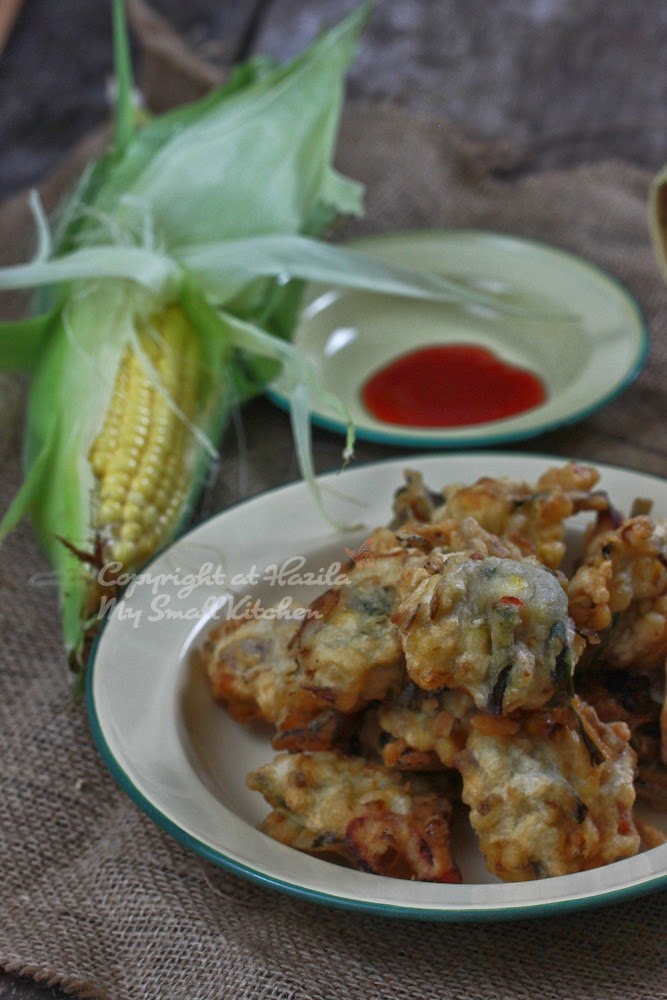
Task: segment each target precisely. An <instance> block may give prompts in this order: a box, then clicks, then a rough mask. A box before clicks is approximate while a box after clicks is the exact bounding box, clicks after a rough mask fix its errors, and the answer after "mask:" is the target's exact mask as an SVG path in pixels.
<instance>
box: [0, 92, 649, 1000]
mask: <svg viewBox="0 0 667 1000" xmlns="http://www.w3.org/2000/svg"><path fill="white" fill-rule="evenodd" d="M339 164H340V166H341V167H342V168H343V169H344V170H346V171H347V172H349V173H350V174H352V175H353V176H355V177H358V178H360V179H361V180H363V181H365V182H366V183H367V185H368V197H367V216H366V219H365V220H364V221H363V222H361V223H354V224H353V225H351V226H350V227H348V229H347V230H346V233H347V235H353V234H358V233H362V232H371V231H373V232H375V231H383V230H387V229H398V228H401V229H411V228H420V227H433V226H479V227H484V228H488V229H493V230H500V231H504V232H509V233H516V234H520V235H525V236H530V237H536V238H539V239H542V240H545V241H548V242H551V243H555V244H557V245H560V246H563V247H567V248H569V249H571V250H575V251H578V252H580V253H583V254H585V255H587V256H588V257H590V258H591V259H593V260H595V261H597V262H599V263H600V264H601V265H603V266H604V267H606V268H608V269H609V271H611V272H612V273H613V274H615V275H617V276H618V277H619V278H620V279H622V280H623V281H624V282H625V283H626V284H627V285H628V286H629V287H630V288H631V289H632V291H633V292H634V293H635V294H636V296H637V297H638V299H639V300H640V302H641V303H642V305H643V307H644V309H645V310H646V313H647V316H648V318H649V321H650V325H651V328H652V331H653V342H652V348H651V353H650V357H649V361H648V364H647V366H646V368H645V370H644V371H643V373H642V374H641V376H640V378H639V380H638V381H637V382H636V383H635V384H634V386H633V387H632V388H630V389H629V390H628V391H627V392H626V393H625V394H624V395H623V396H622V398H621V399H619V400H618V401H617V402H615V403H613V404H612V405H610V406H607V407H606V408H605V409H603V410H602V411H601V412H600V413H598V414H597V415H595V416H593V417H591V418H590V419H588V420H586V421H584V422H583V423H581V424H579V425H577V426H574V427H572V428H567V429H564V430H562V431H560V432H554V433H552V434H550V435H547V436H544V437H542V438H539V439H536V440H534V441H532V442H530V443H528V444H526V445H525V446H524V450H538V451H542V452H558V453H560V454H570V455H574V456H578V457H581V458H586V459H593V460H596V459H597V460H600V461H610V462H616V463H619V464H623V465H628V466H631V467H634V468H639V469H643V470H646V471H650V472H656V473H660V474H667V448H666V446H665V443H664V436H663V433H662V425H663V419H664V415H665V413H666V412H667V356H666V352H665V337H664V335H665V324H666V322H667V290H666V289H665V288H663V285H662V283H661V280H660V278H659V276H658V273H657V268H656V266H655V263H654V261H653V258H652V254H651V250H650V246H649V242H648V236H647V227H646V219H645V204H646V193H647V185H648V180H649V178H648V176H647V175H646V174H645V173H644V172H643V171H641V170H639V169H636V168H634V167H632V166H629V165H627V164H623V163H597V164H593V165H586V166H581V167H579V168H578V169H574V170H569V171H563V172H558V173H548V174H540V175H536V176H530V175H524V176H521V177H520V178H519V179H511V177H510V176H508V174H507V172H508V170H509V171H510V173H511V171H512V169H513V168H514V166H516V164H515V163H514V161H513V159H512V156H509V158H508V156H507V151H502V150H498V149H493V150H489V149H485V148H481V147H476V146H473V145H470V144H468V143H466V142H465V141H464V140H463V139H462V138H461V137H460V136H459V135H457V134H455V133H454V132H452V131H451V130H450V129H448V128H447V127H445V125H444V124H443V123H441V122H429V121H420V120H418V119H417V118H415V117H414V116H412V115H407V114H405V113H402V112H401V111H400V110H397V109H392V108H379V107H374V108H367V107H366V108H364V107H354V108H350V109H348V112H347V114H346V117H345V123H344V127H343V131H342V137H341V144H340V153H339ZM22 213H23V209H22V208H21V206H20V204H19V203H16V202H15V203H14V205H13V206H11V207H10V209H9V210H8V211H7V212H6V213H5V215H4V216H3V218H2V220H1V221H2V225H0V241H2V242H3V244H4V246H3V247H2V248H0V254H2V256H4V257H5V258H6V257H7V256H8V248H9V249H10V251H11V248H13V247H16V245H18V243H19V242H20V241H19V233H18V231H17V228H16V227H17V225H19V223H20V221H21V219H22ZM8 220H9V221H8ZM9 408H10V409H11V406H10V407H9ZM243 424H244V435H245V436H244V437H243V438H241V439H239V438H238V437H235V435H234V434H233V433H230V435H229V438H228V441H227V443H226V445H225V454H226V458H225V461H224V463H223V466H222V469H221V472H220V477H219V481H218V484H217V487H216V489H215V490H214V491H213V493H212V498H213V504H214V506H216V507H220V506H223V505H224V504H226V503H228V502H231V501H232V500H235V499H238V497H239V496H240V495H244V494H249V493H252V492H254V491H255V490H257V489H260V488H262V487H266V486H267V485H270V484H273V483H277V482H280V481H284V480H286V479H289V478H291V477H293V476H294V474H295V465H294V459H293V454H292V448H291V443H290V438H289V433H288V424H287V421H286V419H285V417H284V416H283V415H282V414H279V413H277V412H276V411H275V410H273V408H271V407H270V406H269V405H268V404H267V403H265V402H262V401H259V402H256V403H253V404H251V405H250V406H248V407H247V408H246V409H245V410H244V413H243ZM14 438H15V439H14ZM239 440H240V441H241V444H239ZM316 447H317V456H318V464H319V465H320V467H326V466H331V465H333V464H334V463H335V461H336V460H337V457H338V455H339V448H340V442H339V441H338V440H337V439H335V438H333V437H332V436H330V435H327V434H325V433H318V434H317V435H316ZM390 454H392V452H391V451H390V450H388V449H381V448H379V447H372V446H360V447H359V457H360V458H362V459H366V458H370V457H375V456H386V455H390ZM18 483H19V464H18V433H17V434H16V435H14V437H13V438H12V436H11V435H10V439H7V437H6V438H5V442H4V456H3V462H2V470H1V473H0V496H1V498H0V504H1V505H2V509H5V507H6V505H7V503H8V502H9V499H10V497H11V496H12V494H13V492H14V491H15V489H16V488H17V485H18ZM44 568H45V566H44V563H43V560H42V558H41V556H40V555H39V553H38V551H37V549H36V547H35V544H34V542H33V540H32V538H31V535H30V531H29V529H28V528H27V527H25V526H24V527H22V528H21V529H20V530H19V531H17V532H16V533H15V534H14V535H13V536H12V537H11V538H10V539H9V540H8V541H7V542H6V544H5V545H4V547H3V549H2V559H1V562H0V596H1V600H0V636H1V638H2V652H1V654H0V663H1V668H0V720H1V722H0V726H1V728H0V741H1V746H2V762H1V765H0V826H1V829H2V839H1V840H0V869H1V872H2V877H1V879H0V967H3V968H5V969H6V970H10V971H13V972H17V973H22V974H26V975H29V976H32V977H34V978H35V979H36V980H39V981H43V982H47V983H50V984H57V985H59V986H60V987H61V988H62V989H63V990H65V991H66V992H68V993H72V994H74V995H76V996H80V997H96V998H97V997H99V998H108V1000H139V998H151V1000H152V998H158V997H165V998H170V1000H214V998H230V1000H237V998H238V1000H243V998H258V997H267V998H272V1000H288V998H289V1000H325V998H326V1000H330V998H338V997H349V998H353V1000H369V998H373V997H377V998H380V997H381V998H395V1000H407V998H414V1000H417V998H419V1000H421V998H436V997H443V998H452V1000H453V998H466V1000H491V998H494V1000H503V998H508V1000H509V998H513V1000H524V998H529V997H553V998H555V997H567V998H572V1000H578V998H581V1000H584V998H585V1000H597V998H599V1000H602V998H605V1000H615V998H621V997H623V998H626V997H634V998H637V1000H639V998H649V997H650V998H653V1000H655V998H658V997H665V996H667V975H666V974H665V973H666V971H667V970H666V968H665V962H664V944H665V930H664V929H665V926H666V922H667V896H666V895H665V894H653V895H649V896H645V897H643V898H641V899H637V900H634V901H630V902H627V903H623V904H619V905H615V906H613V907H609V908H606V909H601V910H595V911H591V912H583V913H578V914H573V915H567V916H562V917H552V918H548V919H547V918H544V919H536V920H532V921H521V922H517V923H496V924H479V925H470V924H459V925H437V924H428V923H425V924H422V923H418V922H409V921H391V920H386V919H383V918H380V917H375V916H368V915H364V914H355V913H347V912H341V911H337V910H332V909H326V908H324V907H318V906H317V905H315V904H310V903H306V902H301V901H298V900H295V899H292V898H289V897H287V896H283V895H280V894H278V893H274V892H271V891H268V890H265V889H261V888H257V887H255V886H253V885H251V884H250V883H248V882H245V881H242V880H241V879H239V878H236V877H234V876H231V875H229V874H226V873H225V872H224V871H221V870H220V869H218V868H216V867H215V866H214V865H212V864H210V863H208V862H206V861H204V860H202V859H200V858H199V857H198V856H196V855H194V854H191V853H189V852H187V851H186V850H184V849H183V848H181V847H180V846H178V845H177V844H175V843H173V842H172V841H171V840H170V839H169V837H168V836H167V835H166V834H164V833H163V832H162V831H161V830H160V829H158V828H157V827H155V826H154V825H153V824H152V822H151V821H150V820H148V819H147V818H146V817H145V816H144V815H143V814H142V813H141V812H140V811H139V810H138V809H137V808H136V807H135V806H134V804H133V803H132V802H130V801H129V799H128V798H127V797H126V796H125V795H124V794H123V793H122V792H121V791H120V790H119V789H118V788H117V787H116V785H115V783H114V781H113V780H112V779H111V778H110V776H109V775H108V774H107V772H106V771H105V768H104V765H103V764H102V762H101V760H100V758H99V756H98V754H97V752H96V750H95V748H94V746H93V744H92V740H91V736H90V733H89V729H88V724H87V720H86V717H85V711H84V707H83V705H82V704H76V703H73V701H72V694H71V679H70V677H69V676H68V672H67V668H66V666H65V663H64V660H63V656H62V654H61V646H60V638H59V621H58V614H57V609H56V606H55V599H54V593H53V592H52V591H51V590H49V589H45V588H43V587H39V586H37V585H36V580H35V576H34V574H37V573H39V571H41V570H43V569H44ZM406 888H407V887H406ZM408 891H409V890H408Z"/></svg>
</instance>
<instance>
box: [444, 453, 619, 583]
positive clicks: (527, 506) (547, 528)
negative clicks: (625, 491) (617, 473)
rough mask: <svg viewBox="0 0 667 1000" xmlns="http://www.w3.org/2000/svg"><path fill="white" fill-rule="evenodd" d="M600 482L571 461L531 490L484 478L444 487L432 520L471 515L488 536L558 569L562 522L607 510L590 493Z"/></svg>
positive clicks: (598, 495) (599, 496) (603, 498)
mask: <svg viewBox="0 0 667 1000" xmlns="http://www.w3.org/2000/svg"><path fill="white" fill-rule="evenodd" d="M598 479H599V474H598V473H597V471H596V470H595V469H593V468H591V467H590V466H586V465H577V464H575V463H574V462H570V463H568V464H567V465H565V466H562V467H560V468H553V469H548V470H547V471H546V472H545V473H544V475H543V476H541V477H540V479H539V480H538V481H537V483H536V485H535V486H530V485H528V484H527V483H523V482H517V481H515V480H511V479H491V478H488V477H484V478H482V479H479V480H478V481H477V482H476V483H474V484H473V485H472V486H448V487H446V488H445V489H444V490H443V493H444V495H445V504H444V506H443V507H441V508H440V509H438V510H436V511H435V512H434V514H433V517H432V520H433V521H436V522H437V521H441V520H444V519H453V520H457V521H462V520H464V519H465V518H466V517H474V518H475V520H476V521H478V522H479V524H480V525H481V526H482V527H483V528H484V529H485V530H486V531H488V532H491V534H493V535H496V536H498V537H499V538H501V539H504V540H505V541H507V542H510V543H511V544H512V545H515V546H516V547H517V548H518V549H519V551H520V552H521V553H522V554H523V555H524V556H528V555H533V556H535V558H536V559H538V560H539V562H541V563H543V564H544V565H545V566H548V567H550V568H551V569H557V568H558V567H559V566H560V564H561V562H562V560H563V556H564V554H565V541H564V536H565V525H564V523H563V522H564V521H565V520H566V519H567V518H568V517H571V516H572V515H573V514H576V513H578V512H579V511H583V510H592V511H606V510H607V509H608V508H609V499H608V497H607V495H606V494H605V493H603V492H599V491H598V492H594V491H593V487H594V486H595V485H596V483H597V481H598Z"/></svg>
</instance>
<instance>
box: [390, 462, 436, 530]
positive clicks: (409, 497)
mask: <svg viewBox="0 0 667 1000" xmlns="http://www.w3.org/2000/svg"><path fill="white" fill-rule="evenodd" d="M403 475H404V477H405V486H401V487H400V488H399V489H397V490H396V492H395V493H394V507H393V509H394V518H393V520H392V522H391V527H392V528H394V529H395V528H398V527H400V525H402V524H405V522H406V521H417V522H420V521H430V520H431V518H432V516H433V511H434V510H435V509H436V508H437V507H440V506H441V505H442V502H443V500H444V495H443V494H442V493H436V492H435V491H434V490H430V489H429V488H428V486H426V484H425V483H424V477H423V476H422V474H421V472H417V471H416V469H406V470H405V472H404V473H403Z"/></svg>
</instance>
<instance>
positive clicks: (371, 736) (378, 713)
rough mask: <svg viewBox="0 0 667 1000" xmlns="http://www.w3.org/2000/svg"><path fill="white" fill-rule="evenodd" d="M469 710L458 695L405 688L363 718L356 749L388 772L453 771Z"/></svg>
mask: <svg viewBox="0 0 667 1000" xmlns="http://www.w3.org/2000/svg"><path fill="white" fill-rule="evenodd" d="M475 711H476V710H475V704H474V702H473V701H472V699H471V698H470V697H469V696H468V695H467V694H466V693H465V692H464V691H450V690H442V691H422V690H421V688H418V687H417V685H416V684H412V683H410V684H407V685H406V686H405V687H404V688H403V689H402V690H401V691H400V692H399V693H398V695H396V697H394V698H390V699H385V700H384V701H383V702H382V703H381V704H380V705H378V707H377V708H376V709H375V710H374V712H373V714H372V717H370V718H369V719H367V721H366V724H365V727H364V731H363V732H362V745H363V746H364V750H367V751H370V752H373V751H375V753H377V754H378V755H379V756H380V758H381V759H382V761H383V762H384V764H385V765H386V766H387V767H389V768H392V769H396V770H399V771H439V770H442V769H443V767H452V766H453V760H454V758H455V757H456V755H457V754H458V753H459V752H460V751H461V750H462V749H463V747H464V746H465V741H466V737H467V733H468V728H469V724H470V717H471V715H472V714H473V712H475Z"/></svg>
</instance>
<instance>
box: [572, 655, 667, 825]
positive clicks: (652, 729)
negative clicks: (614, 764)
mask: <svg viewBox="0 0 667 1000" xmlns="http://www.w3.org/2000/svg"><path fill="white" fill-rule="evenodd" d="M657 681H658V678H657V677H656V678H653V677H650V676H648V675H647V674H633V673H631V672H630V671H627V670H600V669H595V670H587V671H585V672H584V674H583V675H582V676H581V677H580V678H578V683H577V689H578V691H579V694H580V695H581V696H582V697H583V698H584V700H585V701H587V702H588V703H589V704H590V705H592V706H593V708H594V709H595V711H596V712H597V714H598V716H599V718H600V719H601V720H602V722H624V723H625V724H626V725H627V727H628V729H629V730H630V745H631V746H632V748H633V749H634V751H635V753H636V754H637V771H636V775H635V789H636V792H637V797H638V798H640V799H642V800H643V801H644V802H647V803H648V804H649V805H651V806H652V807H653V808H655V809H661V810H667V766H666V765H665V762H664V761H663V760H662V759H661V753H660V743H661V725H660V722H661V718H660V717H661V714H662V712H661V701H662V698H663V697H664V695H663V694H662V690H664V687H663V689H662V690H660V689H658V687H657Z"/></svg>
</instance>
